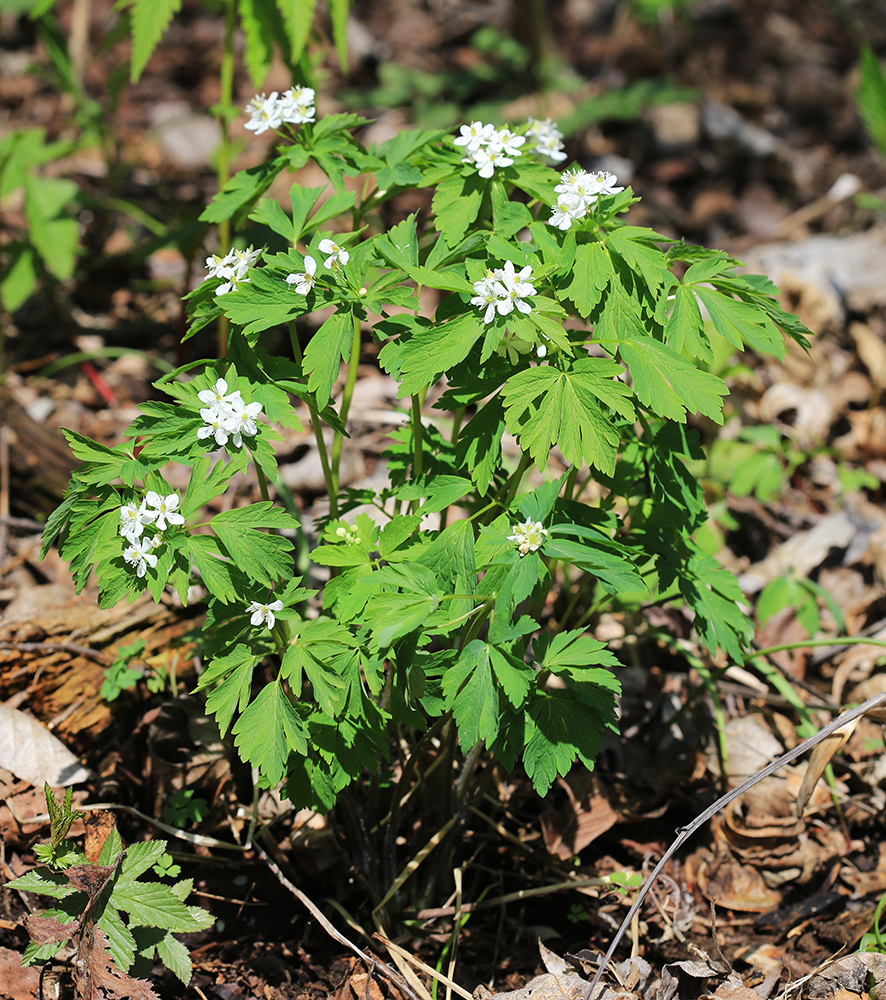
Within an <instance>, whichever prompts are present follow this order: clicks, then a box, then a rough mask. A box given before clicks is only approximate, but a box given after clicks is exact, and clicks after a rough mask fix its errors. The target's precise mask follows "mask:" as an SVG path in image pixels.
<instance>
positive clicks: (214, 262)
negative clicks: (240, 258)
mask: <svg viewBox="0 0 886 1000" xmlns="http://www.w3.org/2000/svg"><path fill="white" fill-rule="evenodd" d="M235 261H236V258H235V257H234V253H233V251H228V253H226V254H225V255H224V257H219V255H218V254H217V253H214V254H213V255H212V256H211V257H207V258H206V270H207V271H208V274H207V275H206V277H207V278H221V277H222V271H223V270H226V269H227V268H229V267H230V266H231V265H232V264H234V262H235ZM204 280H205V279H204Z"/></svg>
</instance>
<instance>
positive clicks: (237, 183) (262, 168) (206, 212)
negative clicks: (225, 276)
mask: <svg viewBox="0 0 886 1000" xmlns="http://www.w3.org/2000/svg"><path fill="white" fill-rule="evenodd" d="M148 2H153V0H148ZM285 167H286V160H285V159H284V158H283V157H279V156H278V157H276V158H275V159H272V160H268V161H266V162H265V163H259V164H258V165H257V166H254V167H249V168H248V169H247V170H238V171H237V173H236V174H234V176H233V177H232V178H231V179H230V180H229V181H228V183H227V184H225V186H224V187H223V188H222V189H221V191H219V192H218V194H216V195H215V197H214V198H213V199H212V201H211V202H210V203H209V204H208V205H207V206H206V208H204V209H203V211H202V212H201V213H200V216H199V219H200V222H208V223H210V224H212V225H217V224H218V223H219V222H224V221H225V220H226V219H237V218H238V217H239V218H244V217H245V216H246V215H247V214H248V213H249V211H250V209H251V208H252V206H253V205H254V204H255V203H256V201H258V199H259V198H260V197H261V196H262V195H263V194H264V193H265V191H267V190H268V188H269V187H270V186H271V183H272V182H273V180H274V178H275V177H276V176H277V174H279V173H280V171H281V170H283V169H284V168H285Z"/></svg>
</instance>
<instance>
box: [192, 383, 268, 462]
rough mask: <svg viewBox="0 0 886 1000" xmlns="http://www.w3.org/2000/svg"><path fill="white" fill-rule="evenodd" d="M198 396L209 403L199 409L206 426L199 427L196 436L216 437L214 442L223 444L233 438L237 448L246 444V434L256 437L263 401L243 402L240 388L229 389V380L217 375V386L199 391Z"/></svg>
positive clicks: (219, 444) (201, 400)
mask: <svg viewBox="0 0 886 1000" xmlns="http://www.w3.org/2000/svg"><path fill="white" fill-rule="evenodd" d="M197 398H198V399H199V400H200V402H201V403H205V404H206V406H205V407H203V409H201V410H200V416H201V417H202V418H203V426H202V427H201V428H200V429H199V430H198V431H197V437H198V438H200V439H201V440H203V439H204V438H208V437H214V438H215V443H216V444H217V445H218V446H219V447H220V448H223V447H224V446H225V445H226V444H227V443H228V438H230V439H231V442H232V443H233V445H234V447H235V448H239V447H241V446H242V444H243V435H244V434H245V435H246V436H247V437H253V436H254V435H255V434H257V433H258V424H257V423H256V420H255V418H256V417H257V416H258V415H259V413H261V408H262V407H261V403H244V402H243V397H242V396H241V395H240V390H239V389H236V390H235V391H234V392H230V393H229V392H228V383H227V382H226V381H225V380H224V379H223V378H220V379H217V380H216V383H215V387H214V388H212V389H203V390H202V391H201V392H199V393H197Z"/></svg>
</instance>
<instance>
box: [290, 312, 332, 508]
mask: <svg viewBox="0 0 886 1000" xmlns="http://www.w3.org/2000/svg"><path fill="white" fill-rule="evenodd" d="M289 342H290V344H292V356H293V357H294V358H295V360H296V361H297V362H298V365H299V367H301V364H302V353H301V344H299V342H298V334H297V333H296V330H295V322H294V321H290V323H289ZM308 411H309V412H310V414H311V427H313V428H314V438H315V439H316V441H317V452H318V453H319V455H320V468H321V469H322V470H323V482H325V483H326V491H327V493H328V494H329V513H330V515H331V516H332V517H338V490H337V489H335V488H334V486H333V483H334V480H333V478H332V469H331V468H330V467H329V453H328V452H327V450H326V442H325V441H324V440H323V428H322V424H321V421H320V413H319V411H318V410H317V407H316V406H315V405H314V404H313V403H308Z"/></svg>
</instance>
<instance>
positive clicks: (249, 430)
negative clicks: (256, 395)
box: [228, 400, 261, 448]
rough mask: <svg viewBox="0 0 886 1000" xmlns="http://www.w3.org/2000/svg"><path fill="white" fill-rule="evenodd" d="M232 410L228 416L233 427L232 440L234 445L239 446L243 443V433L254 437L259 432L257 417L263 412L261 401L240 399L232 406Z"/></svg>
mask: <svg viewBox="0 0 886 1000" xmlns="http://www.w3.org/2000/svg"><path fill="white" fill-rule="evenodd" d="M231 410H232V412H231V415H230V417H229V418H228V419H229V421H230V424H229V426H230V427H231V440H232V441H233V442H234V446H235V447H237V448H239V447H240V446H241V445H242V444H243V437H242V435H243V434H246V435H247V436H248V437H253V436H254V435H255V434H257V433H258V424H257V423H256V422H255V418H256V417H257V416H258V415H259V413H261V403H244V402H243V400H239V401H238V402H237V403H235V404H234V406H233V407H232V408H231Z"/></svg>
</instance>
